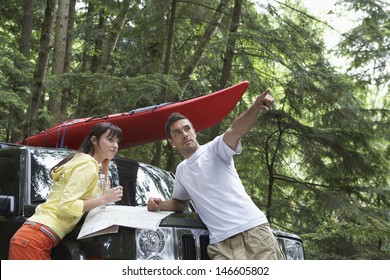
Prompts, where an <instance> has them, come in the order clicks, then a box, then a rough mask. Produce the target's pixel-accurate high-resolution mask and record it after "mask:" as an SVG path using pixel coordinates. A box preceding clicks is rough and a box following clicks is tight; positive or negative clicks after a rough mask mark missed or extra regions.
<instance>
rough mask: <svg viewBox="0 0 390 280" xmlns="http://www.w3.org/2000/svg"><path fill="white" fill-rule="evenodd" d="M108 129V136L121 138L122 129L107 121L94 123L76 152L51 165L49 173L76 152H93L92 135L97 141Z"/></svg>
mask: <svg viewBox="0 0 390 280" xmlns="http://www.w3.org/2000/svg"><path fill="white" fill-rule="evenodd" d="M107 130H110V134H109V135H108V136H109V137H116V138H118V139H119V141H120V140H121V138H122V129H121V128H120V127H119V126H117V125H115V124H112V123H109V122H102V123H98V124H95V125H94V126H93V127H92V128H91V129H90V131H89V133H88V134H87V136H85V138H84V140H83V142H82V143H81V145H80V148H79V150H78V152H76V153H72V154H70V155H69V156H67V157H65V158H64V159H63V160H61V161H60V162H59V163H57V164H56V165H55V166H53V167H52V169H51V170H50V174H51V173H52V172H53V171H54V169H56V168H57V167H59V166H61V165H64V164H65V163H67V162H68V161H70V160H71V159H72V158H73V157H74V156H75V155H76V154H78V153H85V154H94V147H93V144H92V140H91V138H92V136H95V137H96V139H97V141H98V142H99V139H100V137H101V136H102V135H103V134H104V133H105V132H106V131H107Z"/></svg>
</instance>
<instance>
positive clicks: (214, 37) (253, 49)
mask: <svg viewBox="0 0 390 280" xmlns="http://www.w3.org/2000/svg"><path fill="white" fill-rule="evenodd" d="M347 12H348V13H350V14H351V13H354V14H355V15H356V16H355V17H354V21H355V25H354V27H353V28H351V29H350V30H348V31H346V32H340V33H339V37H340V41H339V42H337V44H335V46H334V47H332V48H328V47H327V45H326V44H325V41H324V34H325V31H326V30H329V29H333V30H334V31H337V29H335V27H333V26H332V24H331V23H330V22H328V21H327V20H328V19H327V16H322V15H317V14H314V13H312V12H310V10H308V9H307V8H306V7H305V6H304V2H302V1H299V0H166V1H161V0H107V1H98V0H84V1H82V0H18V1H17V0H1V1H0V53H1V57H0V142H11V143H13V142H16V141H18V140H20V139H23V138H24V137H26V136H28V135H33V134H35V133H38V132H40V131H43V130H45V129H47V128H49V127H51V126H54V125H56V124H58V123H60V122H63V121H65V120H68V119H74V118H82V117H89V116H102V115H108V114H113V113H120V112H127V111H130V110H132V109H135V108H141V107H145V106H149V105H154V104H160V103H164V102H175V101H180V100H186V99H190V98H194V97H197V96H201V95H205V94H208V93H211V92H214V91H217V90H219V89H222V88H226V87H228V86H231V85H234V84H236V83H239V82H241V81H245V80H247V81H249V83H250V86H249V88H248V90H247V92H246V93H245V94H244V96H243V98H242V99H241V100H240V101H239V103H238V104H237V106H236V107H235V108H234V109H233V111H232V112H231V113H230V114H229V116H227V117H226V118H225V119H224V120H223V121H222V122H221V123H219V124H218V125H216V126H213V127H211V128H209V129H207V130H204V131H202V132H200V133H198V140H199V142H200V143H205V142H207V141H209V140H211V139H213V138H214V137H215V136H216V135H219V134H221V133H223V132H224V131H225V130H226V129H227V128H228V126H229V124H230V123H231V121H232V120H233V119H234V118H235V117H236V116H237V115H238V114H239V113H240V112H243V111H244V110H246V109H247V108H248V107H249V106H250V105H251V104H252V102H253V101H254V100H255V98H256V96H257V95H258V94H259V93H261V92H262V91H264V90H265V89H266V88H270V89H271V94H272V96H273V97H274V98H275V103H274V105H273V107H272V109H271V110H270V111H267V112H265V113H263V114H261V115H260V117H259V119H258V122H257V124H256V125H255V127H253V129H252V130H251V132H250V133H249V134H248V135H246V136H245V137H244V138H243V139H242V145H243V152H242V154H241V155H239V156H236V157H235V164H236V167H237V169H238V172H239V174H240V176H241V179H242V180H243V183H244V185H245V187H246V189H247V192H248V193H249V194H250V196H251V197H252V199H253V201H254V202H255V203H256V204H257V205H258V206H259V208H260V209H262V210H263V211H264V212H265V213H266V215H267V218H268V219H269V221H270V224H271V226H272V227H274V228H276V229H280V230H284V231H288V232H292V233H295V234H298V235H299V236H300V237H301V238H302V240H303V242H304V248H305V254H306V258H307V259H316V260H343V259H348V260H357V259H359V260H373V259H377V260H378V259H390V211H389V210H390V176H389V174H390V167H389V166H390V164H389V163H390V145H389V144H390V115H389V112H390V98H389V81H390V67H389V63H390V56H389V51H390V20H389V19H390V17H389V15H390V4H389V2H388V1H386V0H370V1H367V0H338V1H337V2H336V5H335V6H334V8H333V9H332V11H331V13H332V14H333V15H338V16H340V17H342V16H343V14H344V13H347ZM335 62H338V63H335ZM336 64H338V65H336ZM216 106H218V105H217V104H216ZM150 129H153V127H151V128H150ZM119 154H120V155H121V156H125V157H130V158H133V159H136V160H139V161H142V162H145V163H150V164H153V165H156V166H159V167H161V168H163V169H167V170H170V171H172V172H174V171H175V168H176V166H177V164H178V163H179V162H180V161H181V160H182V158H181V156H180V154H179V153H178V152H177V151H175V150H174V149H173V148H172V147H171V146H170V145H169V144H168V143H167V142H166V141H165V140H164V141H158V142H155V143H150V144H145V145H140V146H136V147H132V148H128V149H123V150H120V152H119ZM0 172H1V171H0Z"/></svg>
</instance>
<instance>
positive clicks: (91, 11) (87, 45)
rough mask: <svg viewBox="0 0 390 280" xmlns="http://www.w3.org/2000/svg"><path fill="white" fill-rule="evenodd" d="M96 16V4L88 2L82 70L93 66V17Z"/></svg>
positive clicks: (84, 70)
mask: <svg viewBox="0 0 390 280" xmlns="http://www.w3.org/2000/svg"><path fill="white" fill-rule="evenodd" d="M94 16H95V5H94V4H93V3H91V2H89V3H88V11H87V15H86V17H85V18H86V19H85V34H84V50H83V60H82V66H81V69H82V72H86V71H88V70H90V69H91V67H92V55H91V50H92V45H93V36H92V30H93V18H94Z"/></svg>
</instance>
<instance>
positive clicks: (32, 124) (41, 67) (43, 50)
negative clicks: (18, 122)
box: [23, 0, 57, 135]
mask: <svg viewBox="0 0 390 280" xmlns="http://www.w3.org/2000/svg"><path fill="white" fill-rule="evenodd" d="M56 7H57V0H46V8H45V15H44V19H43V22H42V31H41V39H40V43H39V45H40V47H39V53H38V60H37V64H36V66H35V70H34V75H33V86H32V92H31V101H30V104H29V108H28V111H27V121H26V123H25V125H24V126H23V133H24V134H26V135H31V134H33V133H36V132H38V131H37V129H38V123H37V122H36V120H37V119H38V110H39V108H40V106H41V105H42V104H41V102H40V100H41V99H43V84H44V81H45V76H46V71H47V65H48V61H49V53H50V45H51V36H52V29H53V21H54V14H55V9H56Z"/></svg>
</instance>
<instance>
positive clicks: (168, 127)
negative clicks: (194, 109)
mask: <svg viewBox="0 0 390 280" xmlns="http://www.w3.org/2000/svg"><path fill="white" fill-rule="evenodd" d="M179 120H188V118H187V117H186V116H184V115H182V114H180V113H177V112H175V113H172V114H171V115H170V116H169V117H168V119H167V122H166V123H165V133H166V134H167V137H168V139H172V136H171V125H172V124H173V123H175V122H177V121H179Z"/></svg>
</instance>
